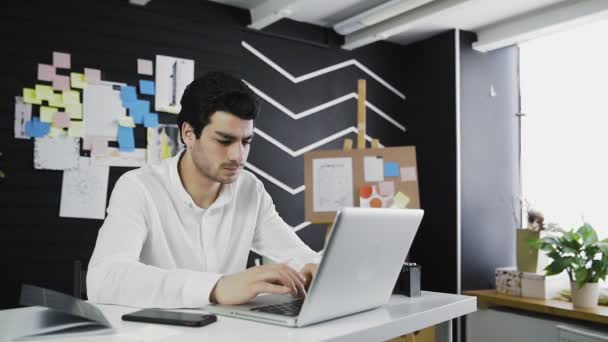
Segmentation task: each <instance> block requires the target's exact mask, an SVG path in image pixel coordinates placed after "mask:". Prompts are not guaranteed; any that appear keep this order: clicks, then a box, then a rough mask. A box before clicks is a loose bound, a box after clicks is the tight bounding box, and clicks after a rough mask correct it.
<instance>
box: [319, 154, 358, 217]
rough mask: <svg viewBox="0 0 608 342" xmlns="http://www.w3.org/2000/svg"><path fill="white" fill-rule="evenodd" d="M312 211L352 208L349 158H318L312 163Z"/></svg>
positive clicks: (351, 180) (351, 163) (351, 169)
mask: <svg viewBox="0 0 608 342" xmlns="http://www.w3.org/2000/svg"><path fill="white" fill-rule="evenodd" d="M312 174H313V176H312V179H313V189H312V193H313V194H314V195H313V197H314V198H313V211H316V212H321V211H336V210H339V209H342V208H343V207H352V206H353V161H352V159H351V158H318V159H313V161H312Z"/></svg>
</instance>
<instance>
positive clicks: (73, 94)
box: [63, 90, 80, 105]
mask: <svg viewBox="0 0 608 342" xmlns="http://www.w3.org/2000/svg"><path fill="white" fill-rule="evenodd" d="M63 103H65V104H66V105H70V104H77V103H80V93H79V92H78V91H77V90H64V91H63Z"/></svg>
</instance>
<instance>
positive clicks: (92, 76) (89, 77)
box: [84, 68, 101, 83]
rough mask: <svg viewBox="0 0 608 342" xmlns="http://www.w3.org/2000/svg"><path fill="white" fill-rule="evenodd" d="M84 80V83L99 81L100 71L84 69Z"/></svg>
mask: <svg viewBox="0 0 608 342" xmlns="http://www.w3.org/2000/svg"><path fill="white" fill-rule="evenodd" d="M84 80H85V82H86V83H91V82H99V81H101V70H99V69H93V68H84Z"/></svg>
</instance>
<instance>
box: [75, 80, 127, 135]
mask: <svg viewBox="0 0 608 342" xmlns="http://www.w3.org/2000/svg"><path fill="white" fill-rule="evenodd" d="M123 85H124V84H122V83H114V82H106V81H101V82H98V83H90V84H88V85H87V88H86V89H85V90H84V95H83V106H84V125H85V126H86V127H87V134H89V135H95V136H101V137H106V138H107V139H108V140H110V141H116V139H117V134H118V119H119V118H120V117H121V116H124V115H125V114H126V110H125V108H124V107H123V106H122V101H121V99H120V87H121V86H123ZM66 112H69V113H71V112H70V110H69V109H68V108H66Z"/></svg>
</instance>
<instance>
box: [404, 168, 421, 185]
mask: <svg viewBox="0 0 608 342" xmlns="http://www.w3.org/2000/svg"><path fill="white" fill-rule="evenodd" d="M417 179H418V178H417V176H416V168H415V167H411V166H410V167H402V168H401V181H403V182H410V181H411V182H415V181H416V180H417Z"/></svg>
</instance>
